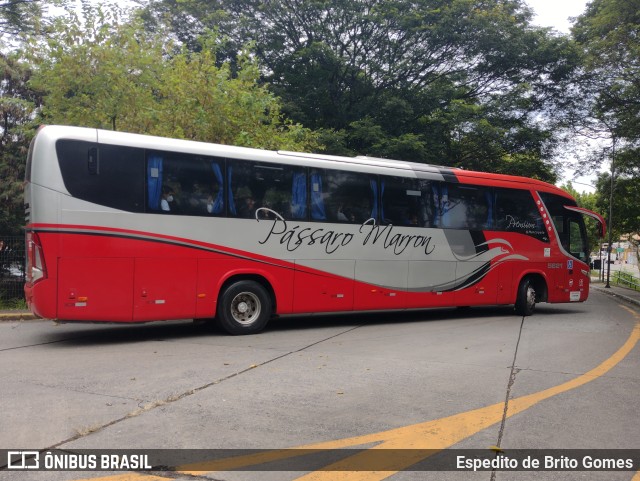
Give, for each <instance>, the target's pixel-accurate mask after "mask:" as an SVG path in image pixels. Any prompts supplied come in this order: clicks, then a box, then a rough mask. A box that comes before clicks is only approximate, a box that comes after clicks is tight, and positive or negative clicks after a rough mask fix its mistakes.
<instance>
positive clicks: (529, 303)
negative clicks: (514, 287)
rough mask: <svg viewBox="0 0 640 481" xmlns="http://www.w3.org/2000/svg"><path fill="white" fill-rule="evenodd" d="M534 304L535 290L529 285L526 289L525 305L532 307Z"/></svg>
mask: <svg viewBox="0 0 640 481" xmlns="http://www.w3.org/2000/svg"><path fill="white" fill-rule="evenodd" d="M535 305H536V291H535V289H534V288H533V287H531V286H529V288H528V289H527V307H529V309H533V307H534V306H535Z"/></svg>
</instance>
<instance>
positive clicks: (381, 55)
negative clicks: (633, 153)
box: [144, 0, 578, 181]
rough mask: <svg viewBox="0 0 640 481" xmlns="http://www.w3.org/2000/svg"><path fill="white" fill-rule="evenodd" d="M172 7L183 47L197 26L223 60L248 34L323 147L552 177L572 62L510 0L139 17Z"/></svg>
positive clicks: (213, 6)
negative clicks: (217, 43)
mask: <svg viewBox="0 0 640 481" xmlns="http://www.w3.org/2000/svg"><path fill="white" fill-rule="evenodd" d="M169 13H170V14H171V18H180V21H179V22H178V21H173V20H170V21H171V25H172V29H173V31H174V32H175V34H176V35H177V36H178V38H180V39H181V40H183V41H184V42H185V44H186V45H189V46H192V45H193V44H194V41H193V39H194V38H195V37H196V36H197V34H198V33H199V32H201V31H202V30H203V29H204V28H205V27H209V28H215V29H217V31H219V32H220V35H221V37H220V38H223V39H224V42H223V44H222V46H221V48H223V49H224V50H225V52H226V55H230V56H233V54H232V52H233V51H234V49H236V50H237V48H238V46H239V45H240V44H241V43H242V42H243V41H246V39H252V40H253V42H254V43H255V45H256V54H257V55H258V56H259V57H260V59H261V61H262V63H263V64H264V65H265V67H266V69H265V72H264V75H263V76H264V81H266V82H269V85H270V89H271V90H272V91H273V92H274V93H276V95H278V96H279V97H280V98H282V99H283V111H284V112H285V113H286V114H287V115H288V116H289V117H290V118H292V119H294V121H297V122H301V123H303V124H304V125H306V126H308V127H310V128H313V129H318V130H321V132H322V134H321V136H322V137H323V138H324V139H325V140H326V142H325V145H326V146H327V151H328V152H330V153H336V154H342V153H345V152H352V153H366V154H369V155H375V156H379V157H399V158H402V159H406V160H413V161H419V162H430V163H436V164H445V165H456V166H461V167H465V168H479V169H481V170H490V171H495V172H510V173H516V172H520V171H521V170H523V169H524V168H525V167H524V166H525V165H526V166H527V168H529V167H531V166H532V164H533V163H536V164H537V165H536V166H535V167H534V168H533V169H530V170H531V172H533V174H534V175H535V176H538V177H539V178H542V179H544V180H550V181H553V180H555V172H554V168H553V166H552V165H551V164H550V162H549V160H550V158H551V156H552V153H553V148H554V147H555V142H556V139H555V137H554V135H553V132H554V130H553V127H554V126H553V121H551V119H553V118H555V115H554V113H555V110H556V109H557V107H558V105H560V100H561V99H562V98H563V95H564V93H565V92H564V87H565V86H566V83H567V81H568V79H569V78H570V74H571V73H572V72H573V70H574V69H575V67H576V65H577V60H578V56H577V55H576V51H575V50H574V49H573V47H572V44H571V42H569V41H568V40H567V39H566V38H562V37H556V36H553V35H551V34H549V32H547V31H546V30H544V29H539V28H534V27H532V26H531V25H530V24H529V20H530V18H531V13H530V12H529V10H527V9H526V7H524V5H523V4H522V3H520V1H519V0H493V1H491V2H481V3H478V2H475V1H472V0H453V1H451V0H446V1H445V0H420V1H417V2H416V1H409V0H394V1H388V0H372V1H368V2H365V3H363V2H360V1H356V0H339V1H328V0H318V1H313V2H308V1H303V0H292V1H286V2H284V1H282V0H276V1H272V2H262V1H258V0H217V1H214V2H204V1H202V0H180V1H178V0H156V1H152V2H151V3H150V6H149V7H148V8H147V10H146V12H145V14H144V18H145V20H146V22H147V25H148V26H149V28H157V27H158V25H161V24H162V22H163V21H164V20H165V19H167V15H168V14H169ZM542 109H544V110H545V111H546V113H547V116H546V117H544V119H545V120H544V121H542V120H541V119H543V117H542V116H540V115H537V113H539V112H540V111H541V110H542ZM514 169H515V170H514Z"/></svg>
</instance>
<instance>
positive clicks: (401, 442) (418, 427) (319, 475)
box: [179, 306, 640, 481]
mask: <svg viewBox="0 0 640 481" xmlns="http://www.w3.org/2000/svg"><path fill="white" fill-rule="evenodd" d="M622 307H624V306H622ZM624 309H626V310H627V311H629V312H630V313H631V314H632V315H633V316H634V317H635V318H636V319H640V316H638V314H637V313H636V312H635V311H633V310H631V309H628V308H627V307H624ZM638 340H640V322H638V323H636V325H635V326H634V328H633V331H632V332H631V334H630V335H629V337H628V338H627V340H626V342H625V343H624V344H623V345H622V346H621V347H620V348H619V349H618V350H617V351H616V352H615V353H614V354H613V355H612V356H611V357H609V358H608V359H606V360H605V361H604V362H602V363H601V364H600V365H598V366H597V367H595V368H594V369H591V370H590V371H589V372H586V373H585V374H582V375H581V376H578V377H576V378H575V379H572V380H570V381H567V382H565V383H562V384H560V385H558V386H554V387H551V388H548V389H545V390H542V391H539V392H536V393H533V394H529V395H525V396H520V397H518V398H514V399H511V400H510V401H509V406H508V411H507V413H506V417H511V416H513V415H514V414H518V413H521V412H523V411H525V410H527V409H529V408H530V407H532V406H533V405H535V404H537V403H539V402H541V401H543V400H545V399H548V398H550V397H553V396H557V395H558V394H561V393H564V392H567V391H570V390H572V389H576V388H578V387H580V386H582V385H584V384H586V383H588V382H591V381H593V380H594V379H597V378H599V377H601V376H602V375H604V374H606V373H607V372H608V371H610V370H611V369H612V368H613V367H614V366H616V365H617V364H618V363H619V362H620V361H622V359H624V358H625V357H626V356H627V354H629V352H631V350H632V349H633V348H634V347H635V346H636V344H637V343H638ZM503 414H504V403H502V402H500V403H497V404H493V405H491V406H487V407H483V408H480V409H474V410H472V411H467V412H464V413H460V414H456V415H453V416H449V417H446V418H442V419H437V420H434V421H427V422H424V423H418V424H414V425H411V426H405V427H402V428H397V429H391V430H389V431H383V432H379V433H374V434H367V435H364V436H355V437H352V438H345V439H340V440H336V441H328V442H323V443H316V444H308V445H304V446H298V447H297V448H295V449H314V450H315V449H317V450H324V449H340V448H347V447H356V446H361V445H364V444H370V443H379V444H377V445H376V446H375V447H373V448H370V449H368V450H366V451H363V452H360V453H358V454H356V455H353V456H351V457H348V458H345V459H343V460H341V461H338V462H336V463H334V464H332V465H330V466H327V467H326V469H327V470H326V471H315V472H312V473H309V474H307V475H305V476H302V477H300V478H297V481H321V480H322V481H324V480H332V479H335V472H332V471H351V472H350V473H348V476H343V477H342V478H343V479H348V480H349V481H360V480H362V481H364V480H366V481H377V480H382V479H385V478H387V477H389V476H391V475H393V474H395V473H397V472H398V471H402V470H403V469H406V468H408V467H409V466H412V465H413V464H416V463H418V462H420V461H422V460H423V459H425V458H426V457H428V456H429V455H430V454H433V453H430V454H429V453H428V454H426V455H425V453H424V452H420V451H419V450H442V449H445V448H448V447H451V446H453V445H454V444H457V443H458V442H460V441H462V440H464V439H466V438H468V437H470V436H472V435H474V434H476V433H478V432H480V431H482V430H483V429H485V428H487V427H489V426H492V425H494V424H496V423H499V422H501V421H502V416H503ZM380 449H406V450H408V451H407V452H406V455H405V456H400V455H399V453H398V451H394V453H393V457H391V456H384V455H382V456H381V454H382V453H384V451H383V452H382V453H380V452H376V451H377V450H380ZM409 450H413V451H409ZM298 455H299V453H296V451H295V450H279V451H269V452H265V453H259V454H256V455H248V456H239V457H236V458H229V459H223V460H220V461H213V462H204V463H197V464H191V465H187V466H182V467H180V468H179V470H180V472H183V473H188V474H199V473H201V472H202V471H207V472H212V471H228V470H232V469H240V468H243V467H248V466H255V465H258V464H261V463H265V462H269V461H277V460H282V459H287V458H291V457H295V456H298ZM372 466H375V467H376V469H375V470H372V469H370V467H372ZM360 468H364V469H366V471H365V470H359V471H358V469H360ZM345 474H346V473H345ZM634 481H636V480H634ZM637 481H640V480H637Z"/></svg>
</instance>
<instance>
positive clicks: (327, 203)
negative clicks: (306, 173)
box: [309, 169, 379, 224]
mask: <svg viewBox="0 0 640 481" xmlns="http://www.w3.org/2000/svg"><path fill="white" fill-rule="evenodd" d="M309 179H310V184H311V218H312V220H327V221H329V222H344V223H352V224H362V223H363V222H365V221H366V220H368V219H370V218H374V219H376V222H377V219H378V205H379V202H378V183H377V180H376V178H375V177H374V176H369V175H366V174H358V173H355V172H345V171H342V170H324V169H318V170H313V171H312V172H311V175H310V177H309Z"/></svg>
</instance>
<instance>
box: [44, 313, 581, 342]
mask: <svg viewBox="0 0 640 481" xmlns="http://www.w3.org/2000/svg"><path fill="white" fill-rule="evenodd" d="M580 313H581V311H579V310H576V309H572V308H571V307H569V306H550V305H544V306H540V307H538V308H536V312H535V314H534V315H533V316H532V317H531V318H528V319H536V318H537V317H540V318H542V317H548V316H556V315H567V316H570V315H572V314H580ZM490 318H511V319H512V320H513V322H514V323H515V322H520V321H521V319H522V317H520V316H517V315H516V314H515V313H514V312H513V307H511V306H481V307H470V308H436V309H426V310H411V311H386V312H359V313H348V314H344V313H341V314H316V315H311V316H286V317H281V318H274V319H272V320H271V321H270V322H269V324H268V325H267V327H266V329H265V330H264V331H263V333H259V334H254V335H252V336H265V335H278V334H281V333H282V334H286V333H288V332H296V331H305V330H313V329H325V328H326V329H335V328H344V329H349V328H361V327H367V326H380V325H389V326H392V325H394V324H396V325H397V324H403V325H406V324H422V323H430V322H441V321H450V322H452V323H453V322H455V321H456V320H458V321H469V320H474V319H478V320H487V319H490ZM57 329H60V330H57ZM212 336H214V337H224V338H233V337H234V336H230V335H229V334H227V333H226V332H224V331H223V330H222V329H220V328H219V327H217V326H216V325H215V323H213V322H206V323H205V322H193V321H192V320H181V321H157V322H149V323H144V324H123V323H108V324H102V323H100V325H96V324H87V323H61V325H60V326H58V327H57V328H56V331H55V332H48V333H46V334H44V335H43V339H42V341H43V342H44V343H52V344H61V345H69V344H73V345H78V346H80V345H101V344H120V343H123V344H126V343H136V342H146V341H175V340H188V339H198V338H209V337H212ZM237 338H238V339H242V338H246V336H239V337H237Z"/></svg>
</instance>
